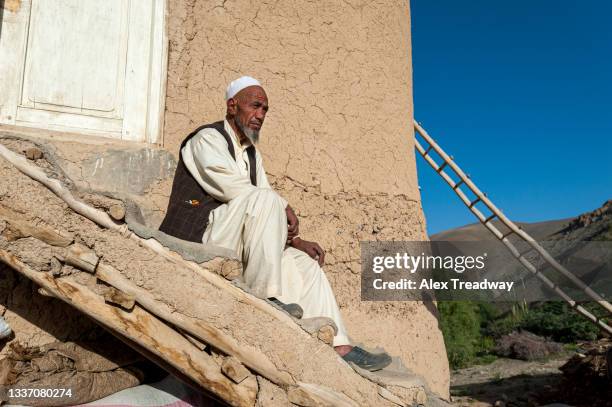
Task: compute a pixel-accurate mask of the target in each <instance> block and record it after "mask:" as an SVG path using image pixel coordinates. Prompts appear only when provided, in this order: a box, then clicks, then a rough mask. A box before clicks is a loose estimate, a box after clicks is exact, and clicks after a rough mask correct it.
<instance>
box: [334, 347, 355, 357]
mask: <svg viewBox="0 0 612 407" xmlns="http://www.w3.org/2000/svg"><path fill="white" fill-rule="evenodd" d="M334 349H335V351H336V352H337V353H338V355H340V356H344V355H346V354H347V353H349V352H350V351H351V349H353V347H352V346H351V345H340V346H334Z"/></svg>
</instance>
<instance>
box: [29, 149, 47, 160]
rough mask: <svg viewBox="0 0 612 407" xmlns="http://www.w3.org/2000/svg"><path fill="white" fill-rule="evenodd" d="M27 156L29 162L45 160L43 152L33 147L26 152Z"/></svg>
mask: <svg viewBox="0 0 612 407" xmlns="http://www.w3.org/2000/svg"><path fill="white" fill-rule="evenodd" d="M25 156H26V158H27V159H28V160H40V159H41V158H43V152H42V151H41V150H40V149H39V148H36V147H31V148H28V149H27V150H26V151H25Z"/></svg>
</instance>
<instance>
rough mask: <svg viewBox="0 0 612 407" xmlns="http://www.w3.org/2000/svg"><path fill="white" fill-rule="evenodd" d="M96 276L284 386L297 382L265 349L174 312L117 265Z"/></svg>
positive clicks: (103, 268) (102, 267)
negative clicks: (252, 346)
mask: <svg viewBox="0 0 612 407" xmlns="http://www.w3.org/2000/svg"><path fill="white" fill-rule="evenodd" d="M96 277H98V278H99V279H100V280H102V281H104V282H105V283H107V284H110V285H112V286H113V287H115V288H117V289H119V290H121V291H123V292H125V293H128V294H130V295H132V296H133V297H134V298H135V299H136V302H138V304H140V305H141V306H142V307H143V308H145V309H147V310H148V311H149V312H151V313H153V314H155V315H157V316H158V317H160V318H162V319H163V320H166V321H168V322H169V323H171V324H172V325H175V326H176V327H178V328H180V329H182V330H184V331H186V332H187V333H189V334H190V335H193V336H195V337H196V338H198V339H200V340H202V341H204V342H206V343H208V344H210V345H212V346H214V347H215V348H217V349H219V350H220V351H222V352H223V353H225V354H227V355H230V356H235V357H236V358H237V359H238V360H239V361H240V362H242V363H244V364H245V365H246V366H248V367H249V368H250V369H252V370H254V371H255V372H257V373H259V374H261V375H262V376H264V377H265V378H266V379H268V380H270V381H271V382H273V383H276V384H278V385H280V386H287V385H292V384H294V383H295V382H294V380H293V378H292V377H291V375H290V374H289V373H287V372H282V371H280V370H278V369H277V368H276V366H274V364H273V363H272V362H271V361H270V360H269V359H268V358H267V357H266V356H265V355H264V354H263V353H261V352H259V351H257V350H256V349H247V348H245V347H241V346H240V345H239V344H238V343H237V342H236V340H235V339H234V338H232V337H230V336H228V335H226V334H224V333H223V332H222V331H221V330H219V329H217V328H215V327H214V326H211V325H209V324H206V323H205V322H204V321H202V320H198V319H195V318H190V317H188V316H185V315H182V314H179V313H176V312H173V310H172V309H170V308H169V307H168V306H167V305H166V304H163V303H160V302H158V301H156V300H155V299H154V297H153V296H152V295H151V293H149V292H148V291H147V290H145V289H143V288H141V287H138V286H137V285H136V284H134V283H132V282H131V281H130V280H128V279H127V278H126V277H124V276H123V275H122V274H121V273H120V272H119V271H117V270H116V269H115V268H114V267H112V266H110V265H108V264H105V263H103V262H101V263H100V264H99V265H98V268H97V270H96Z"/></svg>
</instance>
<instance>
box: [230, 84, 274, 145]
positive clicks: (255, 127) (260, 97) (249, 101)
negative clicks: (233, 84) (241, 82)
mask: <svg viewBox="0 0 612 407" xmlns="http://www.w3.org/2000/svg"><path fill="white" fill-rule="evenodd" d="M228 112H229V114H230V115H231V116H232V117H233V118H234V121H235V123H236V126H238V128H239V129H240V131H242V133H243V134H244V135H245V136H246V137H247V138H248V139H249V140H250V141H251V142H252V143H253V144H255V143H257V142H258V141H259V131H260V130H261V127H262V126H263V122H264V120H265V118H266V113H267V112H268V96H267V95H266V92H265V91H264V90H263V88H262V87H260V86H249V87H248V88H244V89H242V90H241V91H240V92H238V94H237V95H236V96H234V97H233V98H232V99H230V100H228Z"/></svg>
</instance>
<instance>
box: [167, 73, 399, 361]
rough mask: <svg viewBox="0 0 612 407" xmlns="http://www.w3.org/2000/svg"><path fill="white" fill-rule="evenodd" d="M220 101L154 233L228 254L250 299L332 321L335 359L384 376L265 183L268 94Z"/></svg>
mask: <svg viewBox="0 0 612 407" xmlns="http://www.w3.org/2000/svg"><path fill="white" fill-rule="evenodd" d="M225 99H226V105H227V112H226V117H225V120H224V121H220V122H216V123H212V124H208V125H204V126H201V127H200V128H198V129H196V130H195V131H194V132H192V133H191V134H190V135H189V136H188V137H187V138H186V139H185V140H184V141H183V143H182V144H181V149H180V159H179V164H178V167H177V170H176V174H175V177H174V183H173V186H172V194H171V197H170V202H169V205H168V212H167V214H166V218H165V219H164V221H163V223H162V225H161V226H160V230H161V231H163V232H165V233H167V234H169V235H172V236H176V237H178V238H180V239H184V240H189V241H194V242H203V243H208V244H214V245H216V246H220V247H224V248H227V249H230V250H232V251H233V252H235V253H236V254H237V255H238V256H240V257H241V258H242V261H243V264H244V272H243V276H242V279H243V280H244V282H245V283H246V284H247V286H248V287H249V288H250V289H251V291H252V293H253V294H255V295H256V296H258V297H260V298H267V299H270V300H272V301H274V302H276V303H277V304H278V305H280V306H281V307H282V308H283V309H285V310H287V311H288V312H290V313H291V314H292V315H294V316H296V317H300V316H301V315H296V311H298V312H297V313H298V314H302V310H303V317H304V318H311V317H320V316H324V317H328V318H331V319H332V320H333V321H334V322H335V323H336V326H337V327H338V333H337V335H336V336H335V337H334V343H333V345H334V348H335V349H336V351H337V352H338V353H339V354H340V355H341V356H342V357H343V358H344V359H345V360H347V361H350V362H354V363H355V364H357V365H358V366H360V367H362V368H365V369H368V370H371V371H374V370H379V369H382V368H383V367H385V366H387V365H388V364H389V363H390V362H391V358H390V357H389V356H388V355H387V354H384V353H383V354H374V353H369V352H367V351H365V350H363V349H361V348H359V347H356V346H355V347H353V346H351V345H350V341H349V338H348V336H347V332H346V328H345V327H344V323H343V322H342V317H341V316H340V311H339V309H338V304H337V303H336V299H335V297H334V294H333V292H332V289H331V286H330V285H329V282H328V280H327V278H326V276H325V274H324V273H323V270H322V269H321V266H322V265H323V262H324V259H325V252H324V251H323V249H322V248H321V246H319V245H318V244H317V243H315V242H309V241H307V240H304V239H302V238H301V237H300V236H299V221H298V218H297V216H296V215H295V213H294V211H293V209H291V206H289V205H288V203H287V201H286V200H285V199H283V198H282V197H281V196H280V195H278V194H277V193H276V192H275V191H274V190H273V189H272V188H271V186H270V184H269V183H268V179H267V177H266V173H265V171H264V168H263V164H262V159H261V155H260V154H259V151H257V149H256V148H255V144H257V142H258V140H259V132H260V130H261V127H262V125H263V123H264V119H265V117H266V113H267V112H268V97H267V96H266V92H265V91H264V89H263V88H262V87H261V85H260V83H259V82H258V81H257V80H255V79H253V78H251V77H246V76H245V77H241V78H239V79H237V80H235V81H233V82H232V83H230V85H229V86H228V88H227V91H226V95H225ZM296 304H297V305H296ZM300 307H301V308H300Z"/></svg>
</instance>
